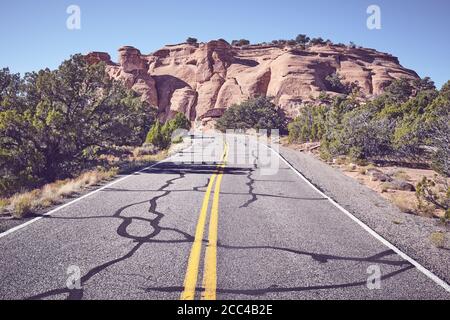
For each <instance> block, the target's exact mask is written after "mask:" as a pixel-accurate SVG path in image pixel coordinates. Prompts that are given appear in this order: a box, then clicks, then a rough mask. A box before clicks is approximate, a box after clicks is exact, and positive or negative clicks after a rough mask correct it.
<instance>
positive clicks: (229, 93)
mask: <svg viewBox="0 0 450 320" xmlns="http://www.w3.org/2000/svg"><path fill="white" fill-rule="evenodd" d="M87 57H88V60H89V61H91V62H92V63H95V62H98V61H105V62H106V63H107V71H108V73H109V74H110V76H111V77H113V78H114V79H120V80H123V81H124V83H125V84H126V85H127V86H128V87H129V88H132V89H133V90H135V91H136V92H138V93H139V94H141V95H142V97H143V99H145V100H146V101H148V102H149V103H150V104H152V105H154V106H157V107H158V109H159V112H160V117H161V119H163V120H164V119H167V118H170V117H171V116H172V115H173V114H174V113H175V112H183V113H184V114H186V115H187V116H188V118H189V119H191V120H192V121H194V120H196V119H201V118H202V116H203V115H205V114H206V113H207V111H208V110H211V109H222V108H227V107H229V106H231V105H232V104H233V103H238V102H241V101H243V100H245V99H247V98H248V97H251V96H255V95H267V96H273V97H275V102H276V103H277V104H279V105H280V106H281V107H282V108H283V109H284V110H285V111H286V112H287V114H288V115H290V116H295V115H296V112H297V110H298V104H299V103H301V102H302V101H305V100H308V99H310V97H311V96H312V97H314V96H317V95H319V94H320V92H322V91H325V92H328V93H329V94H331V95H333V94H336V93H333V92H331V91H329V88H328V86H327V83H326V81H325V79H326V77H327V76H328V75H330V74H332V73H335V72H337V73H339V74H340V75H341V76H344V77H345V81H346V82H357V83H358V85H359V86H360V87H361V91H362V93H364V94H365V95H366V97H367V98H371V97H373V96H376V95H378V94H380V93H382V91H383V89H384V88H385V87H386V86H387V85H388V84H389V83H390V82H391V81H392V80H394V79H398V78H402V77H404V78H409V79H415V78H418V76H417V74H416V73H415V72H414V71H411V70H408V69H405V68H403V67H402V66H401V65H400V63H399V61H398V59H397V58H396V57H393V56H391V55H389V54H386V53H381V52H378V51H375V50H373V49H364V48H350V47H347V46H339V45H332V44H326V45H314V46H310V47H307V48H306V49H305V48H298V47H295V46H287V45H284V46H278V45H253V46H246V47H234V46H231V45H230V44H228V43H227V42H226V41H223V40H217V41H211V42H208V43H202V44H198V45H197V44H196V45H191V44H179V45H170V46H166V47H164V48H162V49H160V50H158V51H156V52H154V53H152V54H149V55H144V54H141V52H140V51H139V50H138V49H136V48H133V47H129V46H126V47H122V48H120V49H119V62H118V63H117V64H116V63H113V62H112V61H111V59H110V56H109V55H108V54H106V53H101V52H93V53H90V54H88V55H87Z"/></svg>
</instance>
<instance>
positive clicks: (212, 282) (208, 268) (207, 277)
mask: <svg viewBox="0 0 450 320" xmlns="http://www.w3.org/2000/svg"><path fill="white" fill-rule="evenodd" d="M227 155H228V145H226V146H225V156H224V160H223V161H224V163H223V164H222V165H221V166H220V167H221V171H220V173H219V175H218V178H217V180H216V186H215V188H214V198H213V203H212V207H211V217H210V220H209V232H208V246H207V247H206V253H205V268H204V271H203V288H204V291H203V293H202V297H201V298H202V300H216V290H217V233H218V225H219V196H220V186H221V183H222V178H223V168H225V166H226V161H227V160H226V158H227Z"/></svg>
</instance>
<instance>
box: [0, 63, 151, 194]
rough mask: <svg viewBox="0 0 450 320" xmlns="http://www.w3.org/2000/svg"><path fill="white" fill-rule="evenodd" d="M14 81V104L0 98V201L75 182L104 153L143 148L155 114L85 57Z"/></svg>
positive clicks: (1, 75)
mask: <svg viewBox="0 0 450 320" xmlns="http://www.w3.org/2000/svg"><path fill="white" fill-rule="evenodd" d="M5 74H6V73H5V72H4V71H0V78H2V77H3V76H4V75H5ZM17 81H18V85H17V86H14V88H15V89H14V90H15V91H16V92H15V93H14V94H13V93H11V92H10V93H9V95H11V97H8V96H6V95H4V94H2V93H0V105H1V106H2V107H1V108H0V172H2V175H1V178H0V188H1V189H0V194H4V195H9V194H11V193H13V192H15V191H17V190H18V189H20V188H23V187H25V188H33V187H36V186H38V185H42V184H43V183H45V182H53V181H55V180H57V179H61V178H66V177H68V176H72V175H73V174H74V173H77V172H80V171H81V170H83V169H85V168H86V167H88V166H92V163H93V162H95V161H96V160H97V156H98V152H100V151H101V150H106V149H109V148H112V147H113V146H121V145H140V144H142V142H143V141H144V139H145V134H146V132H147V131H148V129H149V127H150V125H151V123H152V122H153V120H154V113H155V111H154V108H152V107H150V106H149V105H148V104H146V103H145V102H143V101H142V100H141V99H140V97H139V96H138V94H137V93H134V92H133V91H131V90H128V89H127V88H125V86H124V85H123V84H122V83H121V82H115V81H113V80H111V79H110V77H109V76H108V75H107V73H106V71H105V65H104V64H103V63H99V64H94V65H90V64H89V63H88V62H87V61H86V59H85V57H84V56H82V55H75V56H72V57H71V58H70V59H69V60H67V61H64V62H63V63H62V64H61V65H60V66H59V67H58V69H57V70H54V71H50V70H48V69H46V70H41V71H39V72H32V73H28V74H27V75H26V76H25V77H24V78H23V79H20V77H19V78H18V80H17ZM9 91H11V90H9ZM10 101H14V105H13V104H10Z"/></svg>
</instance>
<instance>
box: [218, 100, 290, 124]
mask: <svg viewBox="0 0 450 320" xmlns="http://www.w3.org/2000/svg"><path fill="white" fill-rule="evenodd" d="M286 126H287V121H286V116H285V114H284V112H283V111H282V110H281V109H280V108H279V107H277V106H276V105H275V104H274V103H273V102H272V98H269V97H263V96H260V97H256V98H250V99H248V100H246V101H244V102H242V103H241V104H235V105H232V106H231V107H230V108H228V109H227V110H226V111H225V113H224V114H223V115H222V117H221V118H220V119H219V120H217V123H216V128H217V129H218V130H220V131H223V132H225V131H226V130H227V129H241V130H247V129H256V130H259V129H267V130H270V129H278V130H280V132H281V133H284V132H286Z"/></svg>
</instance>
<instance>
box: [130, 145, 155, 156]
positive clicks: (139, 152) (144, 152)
mask: <svg viewBox="0 0 450 320" xmlns="http://www.w3.org/2000/svg"><path fill="white" fill-rule="evenodd" d="M132 153H133V157H134V158H139V157H142V156H148V155H154V154H156V153H158V150H157V149H156V148H155V147H154V146H153V145H144V146H142V147H138V148H135V149H134V150H133V152H132Z"/></svg>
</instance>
